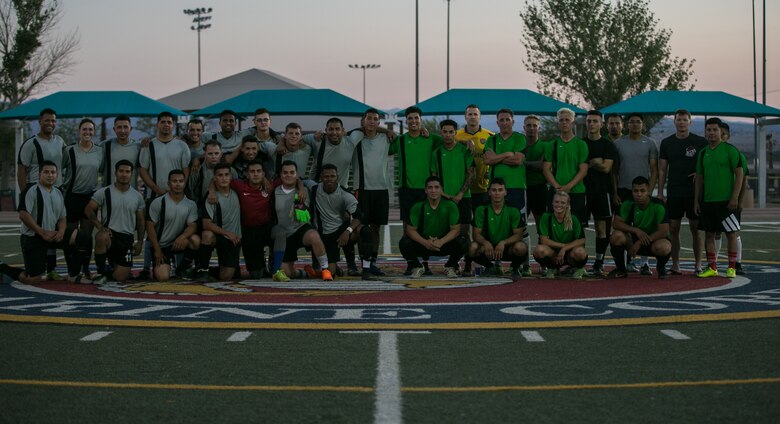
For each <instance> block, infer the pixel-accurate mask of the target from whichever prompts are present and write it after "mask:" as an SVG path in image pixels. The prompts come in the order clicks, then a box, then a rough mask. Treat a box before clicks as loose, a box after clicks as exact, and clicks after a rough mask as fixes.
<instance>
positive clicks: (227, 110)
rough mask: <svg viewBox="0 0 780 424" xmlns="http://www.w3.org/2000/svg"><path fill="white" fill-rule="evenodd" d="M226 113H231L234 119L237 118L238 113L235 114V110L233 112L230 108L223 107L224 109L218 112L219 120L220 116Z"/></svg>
mask: <svg viewBox="0 0 780 424" xmlns="http://www.w3.org/2000/svg"><path fill="white" fill-rule="evenodd" d="M226 115H231V116H232V117H233V118H234V119H238V115H236V113H235V112H233V111H232V110H230V109H225V110H223V111H222V112H220V113H219V120H220V121H221V120H222V117H223V116H226Z"/></svg>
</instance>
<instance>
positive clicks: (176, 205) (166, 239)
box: [149, 193, 198, 247]
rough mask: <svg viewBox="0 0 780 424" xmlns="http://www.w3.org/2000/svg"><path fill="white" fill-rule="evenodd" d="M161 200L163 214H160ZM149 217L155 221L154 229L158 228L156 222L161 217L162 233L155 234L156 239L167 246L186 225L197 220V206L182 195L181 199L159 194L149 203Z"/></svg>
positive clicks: (162, 245) (161, 244) (161, 245)
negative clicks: (163, 207) (163, 206)
mask: <svg viewBox="0 0 780 424" xmlns="http://www.w3.org/2000/svg"><path fill="white" fill-rule="evenodd" d="M163 200H164V201H165V216H164V217H161V216H160V211H161V209H162V203H163ZM149 219H150V220H151V221H152V222H154V223H155V230H158V229H159V228H160V226H159V225H158V223H159V222H160V220H161V219H162V220H163V222H164V225H163V231H162V234H159V233H158V234H157V241H158V243H159V244H160V247H168V246H170V245H171V244H173V242H174V241H175V240H176V237H179V235H181V233H182V232H183V231H184V229H185V228H187V226H188V225H190V224H192V223H193V222H195V221H197V219H198V207H197V206H195V202H193V201H192V200H190V199H188V198H186V197H184V198H182V199H181V201H179V202H176V200H174V199H173V197H171V194H170V193H168V194H166V195H165V196H160V197H158V198H156V199H154V200H152V203H151V204H150V205H149Z"/></svg>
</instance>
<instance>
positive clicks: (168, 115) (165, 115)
mask: <svg viewBox="0 0 780 424" xmlns="http://www.w3.org/2000/svg"><path fill="white" fill-rule="evenodd" d="M163 118H171V120H173V121H174V122H175V121H176V117H174V116H173V114H172V113H170V112H168V111H167V110H164V111H162V112H160V113H158V114H157V122H160V119H163Z"/></svg>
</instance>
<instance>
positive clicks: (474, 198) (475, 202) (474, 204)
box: [471, 192, 490, 215]
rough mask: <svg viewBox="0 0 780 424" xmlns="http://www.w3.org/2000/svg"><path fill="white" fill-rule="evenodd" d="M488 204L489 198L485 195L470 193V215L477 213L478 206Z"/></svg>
mask: <svg viewBox="0 0 780 424" xmlns="http://www.w3.org/2000/svg"><path fill="white" fill-rule="evenodd" d="M488 204H490V196H489V195H488V194H487V193H474V192H471V213H472V215H473V214H474V212H476V211H477V208H478V207H480V206H485V205H488Z"/></svg>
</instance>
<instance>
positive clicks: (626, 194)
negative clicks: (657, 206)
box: [612, 187, 634, 214]
mask: <svg viewBox="0 0 780 424" xmlns="http://www.w3.org/2000/svg"><path fill="white" fill-rule="evenodd" d="M617 194H618V197H620V201H621V202H625V201H626V200H634V193H633V192H632V191H631V189H628V188H619V187H618V189H617ZM612 212H614V213H615V214H619V213H620V205H616V204H614V203H612Z"/></svg>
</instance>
